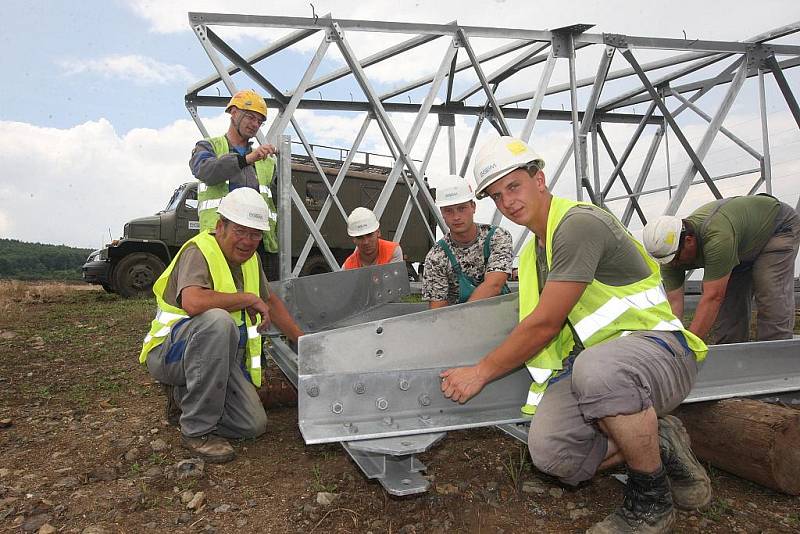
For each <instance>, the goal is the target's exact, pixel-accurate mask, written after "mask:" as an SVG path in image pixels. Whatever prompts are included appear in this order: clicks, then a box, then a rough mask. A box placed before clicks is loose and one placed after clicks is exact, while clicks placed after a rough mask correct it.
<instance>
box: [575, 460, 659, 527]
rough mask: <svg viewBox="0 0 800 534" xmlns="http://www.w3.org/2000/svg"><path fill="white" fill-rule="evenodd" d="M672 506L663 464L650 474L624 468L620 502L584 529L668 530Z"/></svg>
mask: <svg viewBox="0 0 800 534" xmlns="http://www.w3.org/2000/svg"><path fill="white" fill-rule="evenodd" d="M674 524H675V508H674V507H673V506H672V496H671V495H670V492H669V482H668V481H667V473H666V471H665V470H664V468H663V467H661V468H659V470H658V472H656V473H653V474H648V473H639V472H637V471H633V470H631V469H628V482H627V484H625V497H624V499H623V501H622V506H620V507H619V508H617V509H616V510H614V511H613V512H612V513H611V514H610V515H608V516H607V517H606V518H605V519H604V520H602V521H601V522H599V523H597V524H596V525H594V526H592V527H591V528H590V529H589V530H587V531H586V532H587V534H622V533H629V534H634V533H635V534H661V533H662V532H671V531H672V525H674Z"/></svg>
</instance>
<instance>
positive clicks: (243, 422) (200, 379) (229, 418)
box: [147, 309, 267, 439]
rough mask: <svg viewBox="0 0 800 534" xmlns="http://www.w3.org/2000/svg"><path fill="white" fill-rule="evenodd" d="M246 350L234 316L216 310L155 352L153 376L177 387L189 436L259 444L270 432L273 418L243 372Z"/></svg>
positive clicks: (182, 325) (181, 326)
mask: <svg viewBox="0 0 800 534" xmlns="http://www.w3.org/2000/svg"><path fill="white" fill-rule="evenodd" d="M244 350H245V349H244V347H240V346H239V328H238V327H237V326H236V323H234V321H233V319H232V318H231V316H230V314H229V313H228V312H227V311H225V310H220V309H212V310H208V311H206V312H203V313H201V314H200V315H196V316H194V317H192V318H190V319H186V320H183V321H180V322H179V323H176V324H175V325H173V328H172V331H171V332H170V333H169V335H168V336H167V339H165V340H164V343H162V344H161V345H159V346H158V347H156V348H155V349H153V350H152V351H150V354H148V356H147V369H148V371H150V374H151V375H153V377H154V378H155V379H156V380H158V381H159V382H161V383H163V384H170V385H172V386H175V388H174V390H173V392H174V395H175V401H176V402H177V403H178V405H179V406H180V407H181V411H182V414H181V418H180V427H181V433H182V434H183V435H184V436H187V437H197V436H204V435H206V434H209V433H214V434H217V435H219V436H222V437H225V438H233V439H236V438H254V437H257V436H260V435H261V434H263V433H264V432H265V431H266V428H267V414H266V413H265V412H264V407H263V405H262V404H261V400H260V399H259V398H258V394H257V393H256V389H255V387H254V386H253V384H252V383H251V382H250V379H249V377H248V375H247V371H246V370H245V369H244V368H243V367H242V362H243V356H244Z"/></svg>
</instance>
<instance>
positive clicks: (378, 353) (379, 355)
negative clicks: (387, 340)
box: [375, 349, 383, 358]
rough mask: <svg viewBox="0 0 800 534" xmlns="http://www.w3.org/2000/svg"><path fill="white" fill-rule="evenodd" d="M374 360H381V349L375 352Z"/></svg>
mask: <svg viewBox="0 0 800 534" xmlns="http://www.w3.org/2000/svg"><path fill="white" fill-rule="evenodd" d="M375 357H376V358H383V349H378V350H376V351H375Z"/></svg>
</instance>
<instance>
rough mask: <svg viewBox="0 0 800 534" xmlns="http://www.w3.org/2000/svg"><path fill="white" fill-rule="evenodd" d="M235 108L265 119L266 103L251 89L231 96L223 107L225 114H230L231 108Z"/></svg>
mask: <svg viewBox="0 0 800 534" xmlns="http://www.w3.org/2000/svg"><path fill="white" fill-rule="evenodd" d="M232 107H236V108H239V109H242V110H248V111H255V112H256V113H259V114H260V115H261V116H262V117H264V120H266V119H267V103H266V102H264V99H263V98H261V96H260V95H259V94H258V93H256V92H255V91H253V90H252V89H245V90H244V91H239V92H237V93H236V94H235V95H233V96H232V97H231V99H230V101H228V105H227V106H226V107H225V111H226V112H227V113H230V112H231V108H232Z"/></svg>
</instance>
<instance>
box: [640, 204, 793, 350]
mask: <svg viewBox="0 0 800 534" xmlns="http://www.w3.org/2000/svg"><path fill="white" fill-rule="evenodd" d="M644 245H645V247H646V248H647V251H648V252H649V253H650V254H651V255H652V256H653V257H654V258H655V260H656V261H657V262H658V263H660V264H661V275H662V276H663V277H664V286H665V288H666V290H667V297H668V298H669V302H670V305H671V306H672V311H673V312H674V313H675V315H676V316H677V317H680V318H683V283H684V280H685V278H686V271H687V270H689V269H700V268H702V269H703V295H702V297H701V298H700V302H699V304H698V305H697V310H696V311H695V314H694V318H693V319H692V324H691V325H690V326H689V330H691V331H692V332H694V333H695V334H697V335H698V336H699V337H701V338H704V339H705V338H708V339H709V340H710V341H711V342H712V343H737V342H742V341H747V340H748V339H749V337H750V303H751V300H752V299H753V296H755V300H756V307H757V308H758V320H757V325H756V339H757V340H758V341H767V340H771V339H791V337H792V335H793V331H794V315H795V308H794V306H795V303H794V262H795V258H797V249H798V246H800V215H798V213H797V211H796V210H795V209H794V208H792V207H791V206H789V205H787V204H784V203H783V202H780V201H778V200H777V199H776V198H774V197H771V196H768V195H755V196H745V197H733V198H725V199H721V200H715V201H713V202H709V203H708V204H705V205H704V206H701V207H700V208H698V209H697V210H695V211H694V212H693V213H692V214H691V215H689V216H688V217H686V218H685V219H681V218H680V217H673V216H669V215H662V216H661V217H659V218H658V219H656V220H654V221H652V222H650V223H648V224H647V226H645V227H644ZM712 325H713V328H712Z"/></svg>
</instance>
